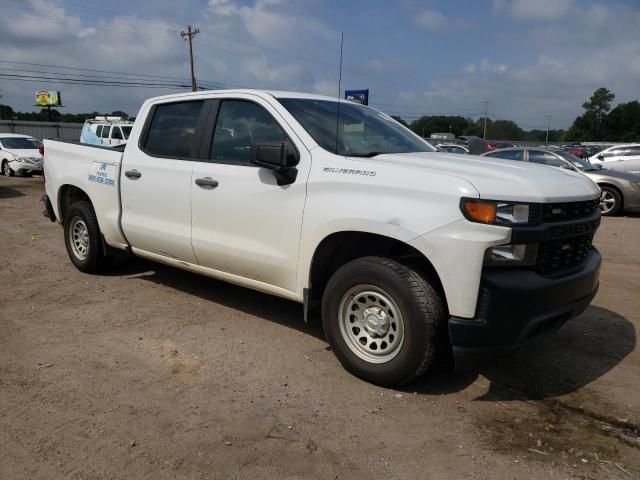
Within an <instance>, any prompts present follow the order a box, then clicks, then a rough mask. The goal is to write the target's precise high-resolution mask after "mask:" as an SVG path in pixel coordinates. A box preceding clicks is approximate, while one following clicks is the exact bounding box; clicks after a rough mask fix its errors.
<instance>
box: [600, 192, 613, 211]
mask: <svg viewBox="0 0 640 480" xmlns="http://www.w3.org/2000/svg"><path fill="white" fill-rule="evenodd" d="M615 206H616V197H614V195H613V193H611V192H610V191H608V190H603V191H602V194H601V195H600V210H601V211H602V213H609V212H610V211H611V210H613V209H614V207H615Z"/></svg>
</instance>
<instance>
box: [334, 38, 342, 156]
mask: <svg viewBox="0 0 640 480" xmlns="http://www.w3.org/2000/svg"><path fill="white" fill-rule="evenodd" d="M343 46H344V32H340V74H339V76H338V116H337V117H336V154H337V153H338V133H339V132H340V96H341V92H342V47H343Z"/></svg>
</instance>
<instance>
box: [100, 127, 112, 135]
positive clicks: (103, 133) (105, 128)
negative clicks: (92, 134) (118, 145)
mask: <svg viewBox="0 0 640 480" xmlns="http://www.w3.org/2000/svg"><path fill="white" fill-rule="evenodd" d="M110 130H111V127H110V126H109V125H105V126H104V127H102V134H101V135H100V136H101V137H102V138H109V131H110Z"/></svg>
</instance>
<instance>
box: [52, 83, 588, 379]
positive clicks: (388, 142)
mask: <svg viewBox="0 0 640 480" xmlns="http://www.w3.org/2000/svg"><path fill="white" fill-rule="evenodd" d="M338 102H340V103H338ZM338 106H340V108H339V109H338ZM338 112H339V113H338ZM45 163H46V171H47V182H46V184H45V188H46V196H45V197H44V202H45V205H46V208H47V216H48V217H49V218H50V219H51V220H54V221H59V222H60V223H61V224H62V225H63V229H64V230H63V232H64V239H65V244H66V247H67V252H68V254H69V258H70V259H71V261H72V262H73V264H74V265H75V266H76V267H77V268H78V269H80V270H81V271H83V272H87V273H92V272H96V271H99V270H100V269H101V268H106V262H105V260H106V256H108V255H110V254H112V253H113V251H115V250H117V249H120V250H126V251H129V252H131V253H133V254H134V255H138V256H140V257H144V258H147V259H151V260H153V261H157V262H161V263H165V264H168V265H171V266H174V267H176V268H182V269H186V270H189V271H191V272H194V273H199V274H202V275H207V276H210V277H214V278H218V279H221V280H224V281H228V282H231V283H236V284H239V285H242V286H245V287H249V288H253V289H256V290H260V291H262V292H266V293H270V294H273V295H277V296H280V297H283V298H287V299H289V300H293V301H296V302H300V303H301V304H302V305H303V307H302V308H301V309H300V313H301V314H302V313H303V312H304V318H305V319H306V318H307V315H306V314H307V312H308V311H309V309H312V308H319V309H320V310H321V314H322V323H323V328H324V332H325V334H326V335H327V339H328V341H329V343H330V344H331V346H332V349H333V351H334V352H335V354H336V355H337V357H338V359H339V360H340V361H341V362H342V364H343V365H344V366H345V367H346V368H347V369H348V370H349V371H350V372H352V373H354V374H355V375H357V376H359V377H361V378H364V379H366V380H369V381H371V382H374V383H377V384H380V385H400V384H403V383H406V382H408V381H411V380H412V379H414V378H416V377H417V376H419V375H421V374H422V373H424V372H426V371H428V370H429V369H430V368H431V367H432V366H433V365H434V363H435V362H436V361H437V359H438V357H439V354H440V353H443V352H446V350H444V348H446V346H447V343H448V344H449V348H452V349H453V353H454V355H455V358H456V361H459V360H460V359H462V358H466V360H467V361H468V360H469V358H470V357H472V356H474V355H485V354H490V353H495V352H500V351H504V350H506V349H509V348H513V347H516V346H518V345H522V344H524V343H528V342H530V341H533V340H536V339H541V338H543V337H545V336H546V335H547V334H550V333H552V332H553V331H555V330H556V329H558V328H559V327H560V326H561V325H562V324H563V323H564V322H565V321H567V320H568V319H569V318H571V317H575V316H576V315H579V314H580V313H581V312H582V311H583V310H584V309H585V308H586V307H587V305H589V303H590V302H591V299H592V298H593V297H594V295H595V294H596V291H597V289H598V275H599V273H598V272H599V269H600V254H599V253H598V251H597V249H596V248H594V247H593V245H592V240H593V235H594V234H595V232H596V230H597V228H598V225H599V223H600V210H599V208H598V205H599V198H600V189H599V188H598V186H597V185H596V184H595V183H593V182H592V181H591V180H589V179H588V178H587V177H586V176H584V175H582V174H580V173H577V172H574V171H569V170H564V169H559V168H558V169H551V168H548V167H546V166H544V165H534V164H530V163H523V162H512V161H508V160H499V159H493V158H487V157H476V156H473V155H457V154H449V153H442V152H436V151H435V150H434V148H433V147H431V146H430V145H429V144H428V143H427V142H425V141H424V140H423V139H422V138H420V137H418V136H417V135H415V134H414V133H413V132H411V131H410V130H409V129H407V128H405V127H403V126H402V125H400V124H399V123H398V122H396V121H395V120H393V119H392V118H391V117H389V116H387V115H385V114H383V113H381V112H379V111H377V110H375V109H373V108H370V107H367V106H364V105H360V104H357V103H353V102H350V101H347V100H337V99H335V98H330V97H323V96H319V95H310V94H302V93H293V92H274V91H261V90H224V91H210V92H206V91H205V92H195V93H186V94H176V95H169V96H164V97H158V98H153V99H151V100H148V101H147V102H145V103H144V105H143V106H142V108H141V110H140V112H139V113H138V115H137V117H136V121H135V124H134V126H133V129H132V131H131V136H130V141H129V142H128V143H127V145H126V147H125V148H124V149H123V151H118V150H115V149H112V148H105V147H103V146H97V145H82V144H78V143H68V142H62V141H53V140H45ZM142 314H143V315H144V311H142ZM301 316H302V315H301ZM210 321H211V322H214V323H215V322H216V318H215V315H212V316H211V318H210ZM250 336H251V337H252V338H253V341H255V344H256V345H259V346H260V348H267V346H265V345H262V343H261V337H260V332H252V333H251V335H250ZM245 339H246V338H245ZM441 348H442V349H443V350H441ZM292 361H293V359H292Z"/></svg>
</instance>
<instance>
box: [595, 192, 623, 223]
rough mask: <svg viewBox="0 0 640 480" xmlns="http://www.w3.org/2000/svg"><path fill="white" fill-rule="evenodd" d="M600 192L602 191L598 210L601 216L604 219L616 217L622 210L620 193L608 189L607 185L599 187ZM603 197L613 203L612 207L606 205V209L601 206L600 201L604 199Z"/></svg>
mask: <svg viewBox="0 0 640 480" xmlns="http://www.w3.org/2000/svg"><path fill="white" fill-rule="evenodd" d="M600 190H602V196H601V197H600V198H601V202H600V210H601V212H602V215H603V216H605V217H611V216H614V215H617V214H618V213H619V212H620V209H621V208H622V196H621V195H620V192H619V191H618V190H617V189H616V188H613V187H609V186H608V185H601V186H600ZM605 196H606V198H607V199H609V200H612V201H613V202H614V203H613V206H612V207H611V206H610V204H608V205H607V206H606V207H604V206H603V202H602V200H603V199H604V198H605Z"/></svg>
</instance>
